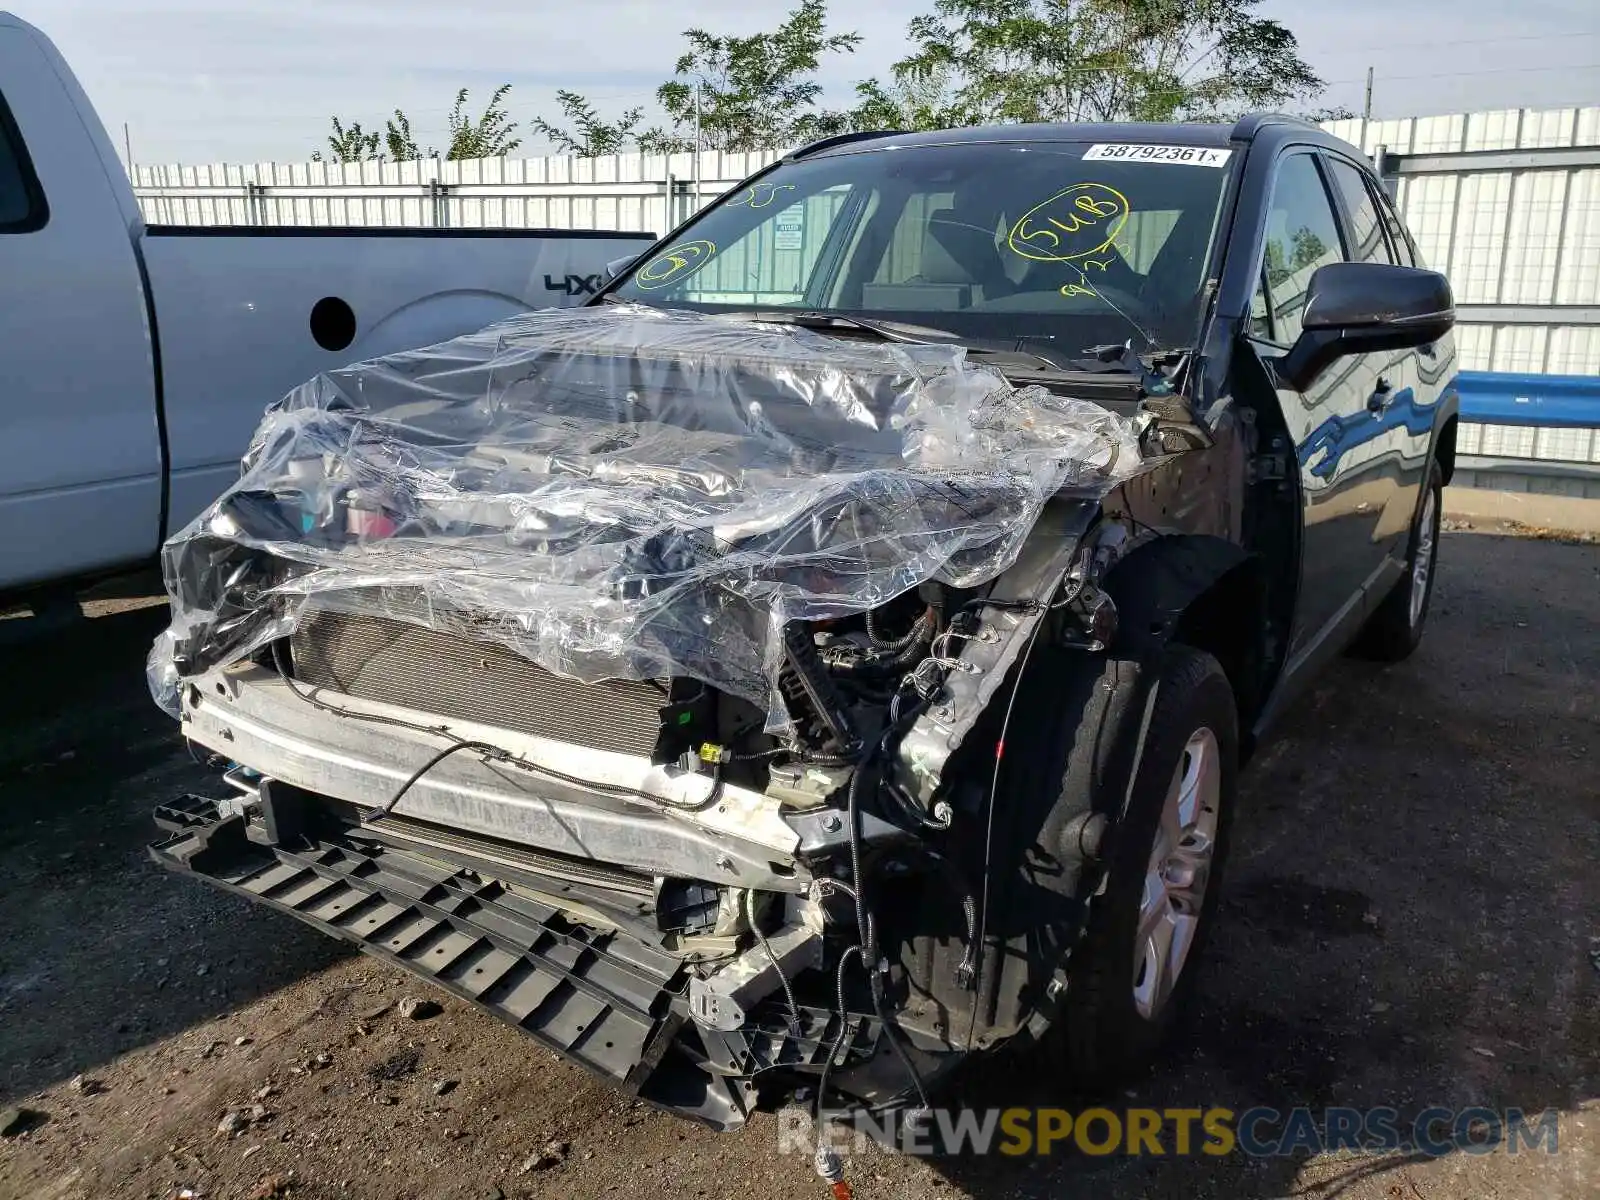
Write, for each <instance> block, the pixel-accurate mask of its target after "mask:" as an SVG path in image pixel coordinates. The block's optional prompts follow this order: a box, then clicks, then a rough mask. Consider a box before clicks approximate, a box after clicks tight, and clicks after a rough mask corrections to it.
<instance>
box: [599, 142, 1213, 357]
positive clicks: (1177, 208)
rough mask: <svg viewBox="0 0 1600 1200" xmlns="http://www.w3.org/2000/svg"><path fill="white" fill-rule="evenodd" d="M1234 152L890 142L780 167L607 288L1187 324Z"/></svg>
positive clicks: (1184, 332)
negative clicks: (897, 144) (902, 144)
mask: <svg viewBox="0 0 1600 1200" xmlns="http://www.w3.org/2000/svg"><path fill="white" fill-rule="evenodd" d="M1233 157H1234V156H1233V155H1232V154H1231V153H1230V152H1229V151H1227V150H1219V149H1211V148H1201V147H1177V146H1170V147H1152V146H1122V145H1111V146H1108V145H1092V144H1090V143H1087V142H1083V143H1076V142H1044V143H1040V142H1033V143H1028V144H1021V143H969V144H965V145H942V146H913V147H890V148H886V149H881V150H869V151H861V152H856V153H850V154H839V155H832V156H824V157H821V158H816V159H808V160H802V161H800V162H797V163H790V164H786V165H783V166H780V167H779V168H778V169H777V170H775V171H772V172H771V173H769V174H767V175H764V176H762V177H761V179H760V180H759V181H758V182H756V183H754V184H752V185H750V186H748V187H744V188H741V189H740V190H738V191H737V192H735V193H734V194H733V195H731V196H729V197H728V198H727V199H726V200H724V201H722V202H720V203H718V204H716V205H714V206H713V207H712V208H710V209H708V210H707V211H706V212H705V214H704V215H703V216H702V217H701V219H700V220H698V221H696V222H695V223H694V225H693V226H691V227H690V228H689V229H688V230H686V231H684V232H683V233H681V234H680V235H679V237H677V238H676V239H674V241H673V243H672V244H671V245H669V246H667V247H666V248H664V249H662V250H660V251H658V252H656V253H654V254H652V255H650V256H648V257H647V258H645V259H643V260H641V261H640V262H639V263H638V264H637V265H636V266H635V267H634V268H633V269H632V270H631V271H630V272H629V273H628V274H627V275H626V276H625V277H624V279H623V280H622V281H621V283H620V284H619V285H618V286H617V287H616V288H615V289H614V294H615V295H616V296H617V297H618V298H620V299H626V300H634V301H638V302H640V303H644V304H651V305H656V306H658V307H665V308H688V309H696V310H699V311H705V312H719V311H720V312H726V311H739V310H750V309H784V308H793V309H796V310H802V311H807V312H825V313H837V314H841V315H846V316H857V317H860V318H863V319H876V320H880V321H886V320H887V321H900V322H905V323H908V324H913V325H922V326H928V327H931V328H933V329H936V330H943V331H947V332H949V333H951V334H953V335H955V336H957V337H960V338H963V339H971V340H977V341H1000V340H1003V341H1007V342H1011V343H1014V344H1018V343H1020V342H1022V341H1024V340H1027V341H1043V342H1053V343H1057V344H1058V345H1059V346H1060V347H1061V348H1062V349H1063V350H1066V351H1069V352H1077V351H1079V350H1082V349H1085V348H1087V347H1090V346H1097V345H1104V344H1107V343H1111V342H1117V343H1120V342H1124V341H1128V340H1130V339H1131V340H1132V341H1133V343H1134V346H1135V348H1136V349H1139V350H1144V349H1147V348H1149V347H1151V346H1155V345H1159V346H1181V345H1185V344H1188V343H1190V342H1192V341H1193V338H1194V334H1195V330H1196V326H1197V323H1198V321H1199V317H1200V314H1201V305H1202V303H1203V299H1204V296H1205V293H1206V282H1207V280H1206V270H1207V264H1208V262H1209V261H1210V250H1211V244H1212V239H1213V237H1214V236H1215V234H1216V227H1217V214H1218V211H1219V209H1220V206H1221V197H1222V192H1223V186H1224V183H1225V181H1226V178H1227V175H1228V171H1229V168H1230V167H1231V165H1232V163H1231V160H1232V158H1233Z"/></svg>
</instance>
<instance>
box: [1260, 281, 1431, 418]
mask: <svg viewBox="0 0 1600 1200" xmlns="http://www.w3.org/2000/svg"><path fill="white" fill-rule="evenodd" d="M1455 323H1456V302H1455V296H1454V295H1453V294H1452V293H1451V291H1450V281H1449V280H1447V279H1446V278H1445V277H1444V276H1443V275H1441V274H1439V272H1437V271H1424V270H1422V269H1421V268H1420V267H1401V266H1396V265H1394V264H1393V263H1373V262H1364V263H1352V262H1340V263H1329V264H1327V265H1326V266H1324V267H1319V268H1318V269H1317V271H1316V273H1315V274H1313V275H1312V276H1311V286H1310V287H1309V288H1308V289H1307V295H1306V308H1305V313H1304V315H1303V316H1302V317H1301V319H1300V337H1299V338H1298V339H1297V340H1296V342H1295V344H1294V346H1293V347H1291V348H1290V350H1289V353H1288V354H1285V355H1284V356H1283V357H1282V358H1281V359H1279V360H1278V363H1277V373H1278V376H1279V378H1281V379H1282V380H1284V382H1286V383H1287V384H1289V385H1290V386H1291V387H1293V388H1295V389H1296V390H1298V391H1302V392H1303V391H1305V390H1306V389H1307V388H1308V387H1310V386H1311V385H1312V384H1313V383H1315V382H1316V381H1317V377H1318V376H1320V375H1321V374H1322V373H1323V372H1324V371H1326V370H1327V369H1328V367H1329V366H1331V365H1332V364H1333V362H1334V361H1335V360H1337V359H1340V358H1343V357H1345V356H1346V355H1349V354H1370V353H1373V352H1375V351H1381V350H1405V349H1409V348H1410V347H1412V346H1426V345H1427V344H1428V343H1429V342H1436V341H1438V340H1439V339H1440V338H1442V337H1443V336H1444V335H1445V334H1447V333H1449V332H1450V329H1451V327H1452V326H1454V325H1455Z"/></svg>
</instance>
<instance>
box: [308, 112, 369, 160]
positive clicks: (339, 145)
mask: <svg viewBox="0 0 1600 1200" xmlns="http://www.w3.org/2000/svg"><path fill="white" fill-rule="evenodd" d="M377 157H378V134H377V132H376V131H374V132H372V133H367V132H366V131H365V130H363V129H362V128H361V122H360V121H351V122H350V124H349V125H348V126H347V125H345V124H344V122H342V121H341V120H339V118H338V117H334V118H333V132H332V133H330V134H329V135H328V158H327V161H328V162H336V163H354V162H366V161H367V160H368V159H373V158H377ZM311 161H312V162H322V161H323V157H322V151H320V150H315V151H313V152H312V154H311Z"/></svg>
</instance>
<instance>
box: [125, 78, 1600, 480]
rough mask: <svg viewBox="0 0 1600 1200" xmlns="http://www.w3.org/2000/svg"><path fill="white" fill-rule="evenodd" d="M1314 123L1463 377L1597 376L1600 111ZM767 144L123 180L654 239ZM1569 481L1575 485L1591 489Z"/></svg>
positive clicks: (300, 213) (263, 167)
mask: <svg viewBox="0 0 1600 1200" xmlns="http://www.w3.org/2000/svg"><path fill="white" fill-rule="evenodd" d="M1326 128H1328V129H1329V130H1330V131H1331V132H1333V133H1334V134H1335V135H1337V136H1339V137H1342V138H1345V139H1346V140H1347V141H1350V142H1353V143H1355V144H1356V145H1358V146H1360V147H1361V148H1362V149H1363V150H1364V151H1365V152H1367V153H1368V154H1370V155H1371V156H1372V157H1373V159H1374V160H1375V162H1376V164H1377V166H1378V169H1379V171H1380V173H1381V174H1383V175H1384V177H1385V181H1386V183H1388V185H1389V186H1390V189H1391V192H1392V193H1393V195H1394V196H1395V200H1396V203H1397V205H1398V207H1399V208H1400V210H1401V214H1402V215H1403V216H1404V218H1405V221H1406V224H1407V226H1408V227H1409V228H1410V229H1411V231H1412V234H1413V236H1414V237H1415V239H1416V241H1417V245H1418V249H1419V251H1420V253H1421V255H1422V257H1423V259H1424V261H1425V262H1427V263H1428V264H1429V265H1431V266H1435V267H1437V268H1438V269H1440V270H1443V271H1444V272H1445V273H1446V274H1448V275H1449V276H1450V280H1451V283H1452V285H1453V287H1454V289H1455V294H1456V302H1457V304H1458V306H1459V314H1458V315H1459V318H1460V320H1459V324H1458V325H1457V331H1456V345H1457V349H1458V354H1459V362H1460V367H1461V369H1462V370H1464V371H1493V372H1513V373H1547V374H1555V375H1572V376H1600V106H1597V107H1588V108H1563V109H1551V110H1546V111H1533V110H1519V109H1507V110H1497V111H1493V112H1478V113H1454V114H1448V115H1444V116H1434V117H1406V118H1401V119H1398V120H1386V121H1368V122H1363V121H1361V120H1360V119H1352V120H1346V121H1334V122H1329V123H1328V125H1327V126H1326ZM782 153H784V151H781V150H775V151H770V152H760V153H749V154H722V153H715V152H706V153H703V154H701V155H699V158H698V163H697V162H696V158H695V156H694V155H690V154H676V155H671V156H663V155H645V154H617V155H610V156H606V157H602V158H595V159H574V158H564V157H552V158H529V159H477V160H470V161H465V162H443V161H439V160H425V161H422V162H410V163H391V162H368V163H349V164H339V163H315V162H314V163H256V164H244V165H240V164H212V165H208V166H178V165H173V166H144V167H138V168H136V169H135V172H134V185H135V192H136V194H137V195H138V197H139V202H140V204H141V206H142V208H143V211H144V214H145V218H146V219H147V220H148V221H150V222H152V223H157V224H174V225H185V224H194V225H218V224H229V225H313V226H317V225H321V226H327V225H364V226H396V225H399V226H436V227H446V228H542V229H616V230H623V231H632V232H638V231H645V232H651V233H656V234H663V233H666V232H667V231H668V230H670V229H671V228H673V227H674V226H676V225H677V224H679V223H680V222H681V221H683V220H684V219H685V218H687V217H688V216H689V215H691V214H692V213H693V212H694V211H695V210H696V209H697V208H699V207H701V206H703V205H704V204H707V203H710V202H711V201H712V200H713V199H715V198H716V197H717V196H719V195H721V194H722V193H723V192H725V191H727V190H728V189H729V188H731V187H733V186H734V185H735V184H736V183H737V182H738V181H739V180H741V179H743V178H744V177H746V176H747V175H749V174H751V173H752V172H754V171H756V170H758V169H759V168H761V167H763V166H765V165H767V164H768V163H770V162H772V161H773V160H774V159H776V158H777V157H778V156H779V155H781V154H782ZM697 167H698V171H697V170H696V168H697ZM697 178H698V183H699V187H698V192H696V190H695V181H696V179H697ZM934 202H936V198H934V199H931V200H930V203H934ZM837 204H838V199H837V198H836V197H835V198H830V197H826V196H822V197H817V198H815V199H813V200H812V201H808V202H807V210H806V214H805V218H804V221H803V228H804V229H805V230H807V231H811V230H819V229H825V228H827V226H828V224H829V223H830V222H831V221H832V219H833V216H834V215H835V213H836V211H837ZM1148 224H1149V228H1148V229H1147V230H1142V231H1141V233H1140V237H1141V238H1144V237H1145V234H1148V239H1147V240H1148V241H1149V247H1150V249H1151V250H1152V252H1153V249H1154V248H1155V247H1158V246H1159V245H1160V242H1161V239H1162V238H1163V237H1165V235H1166V232H1167V230H1165V229H1164V228H1160V227H1159V222H1150V223H1148ZM914 225H915V223H914V222H910V223H907V224H906V225H905V226H904V227H903V229H902V231H901V233H900V234H897V236H896V238H895V241H894V243H893V244H892V246H891V247H890V251H889V255H888V258H889V260H890V261H889V262H888V263H887V265H886V268H885V269H886V271H887V272H888V274H887V275H886V276H885V277H886V278H887V277H896V278H898V277H901V276H903V275H905V274H907V273H910V272H909V270H904V269H902V268H907V267H908V265H909V264H913V263H915V262H916V261H918V260H919V259H920V255H921V253H922V243H921V237H920V233H919V232H918V231H917V230H916V229H915V228H914V227H913V226H914ZM821 240H822V239H821V237H820V236H817V237H812V236H811V235H810V233H807V234H806V235H805V241H804V242H803V243H802V245H801V247H800V248H799V249H798V250H796V249H789V248H781V249H780V248H779V247H778V246H777V245H776V244H773V245H762V244H755V245H750V246H747V247H744V248H743V249H742V252H741V254H740V255H739V256H738V257H737V258H734V257H727V258H726V259H725V260H718V261H717V262H716V263H714V264H712V266H711V267H710V268H709V269H708V272H707V274H706V275H704V276H703V280H704V282H705V283H707V284H710V285H713V286H714V287H715V288H716V290H717V291H719V292H725V293H726V294H728V295H729V296H730V297H738V298H740V299H747V298H751V297H754V298H756V299H758V300H759V299H761V298H767V299H782V298H783V297H785V296H786V295H792V293H793V292H794V290H795V287H794V283H795V280H796V279H798V278H799V276H800V273H801V271H802V269H803V268H804V267H805V266H806V265H808V264H809V262H810V261H811V260H812V259H813V258H814V256H815V254H816V253H817V252H818V250H819V248H820V245H821ZM1133 253H1135V254H1139V253H1142V251H1141V250H1140V249H1139V248H1138V247H1133ZM713 272H714V273H713ZM1460 447H1461V451H1462V453H1463V454H1466V455H1472V456H1476V457H1481V458H1483V459H1484V460H1485V461H1488V460H1494V461H1495V462H1500V461H1501V460H1507V461H1513V462H1514V461H1518V460H1524V461H1530V462H1541V463H1550V464H1552V465H1554V464H1557V463H1561V464H1568V465H1571V464H1581V465H1582V466H1583V467H1584V469H1585V470H1588V469H1589V467H1590V466H1591V465H1593V464H1600V435H1597V434H1596V433H1595V431H1594V430H1593V429H1592V428H1585V429H1569V428H1560V429H1552V428H1529V427H1519V426H1513V425H1501V424H1497V423H1494V422H1492V421H1489V422H1477V423H1474V424H1472V425H1470V426H1464V427H1463V430H1462V432H1461V435H1460ZM1486 477H1487V476H1486ZM1494 477H1495V478H1496V479H1499V478H1500V475H1498V474H1497V475H1495V476H1494ZM1558 483H1559V481H1558ZM1542 486H1544V485H1542ZM1548 486H1551V487H1554V486H1556V485H1555V484H1549V485H1548ZM1581 487H1582V488H1583V489H1585V494H1588V490H1593V489H1600V482H1589V481H1585V482H1582V483H1581Z"/></svg>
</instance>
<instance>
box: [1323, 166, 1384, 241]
mask: <svg viewBox="0 0 1600 1200" xmlns="http://www.w3.org/2000/svg"><path fill="white" fill-rule="evenodd" d="M1328 166H1329V168H1330V170H1331V171H1332V174H1333V186H1334V187H1336V188H1338V189H1339V195H1340V197H1341V198H1343V200H1344V208H1345V212H1346V213H1348V214H1349V217H1350V226H1349V228H1350V259H1351V261H1352V262H1393V261H1394V258H1393V257H1392V256H1391V255H1390V253H1389V245H1388V243H1387V242H1386V241H1385V240H1384V236H1383V226H1382V223H1381V220H1380V218H1379V216H1378V205H1377V202H1376V201H1375V200H1373V198H1372V192H1371V191H1370V190H1368V188H1367V177H1366V176H1365V175H1363V174H1362V173H1361V172H1360V171H1358V170H1357V169H1356V168H1355V167H1353V166H1351V165H1350V164H1349V163H1347V162H1345V161H1344V159H1342V158H1329V159H1328Z"/></svg>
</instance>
